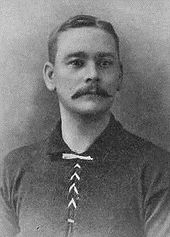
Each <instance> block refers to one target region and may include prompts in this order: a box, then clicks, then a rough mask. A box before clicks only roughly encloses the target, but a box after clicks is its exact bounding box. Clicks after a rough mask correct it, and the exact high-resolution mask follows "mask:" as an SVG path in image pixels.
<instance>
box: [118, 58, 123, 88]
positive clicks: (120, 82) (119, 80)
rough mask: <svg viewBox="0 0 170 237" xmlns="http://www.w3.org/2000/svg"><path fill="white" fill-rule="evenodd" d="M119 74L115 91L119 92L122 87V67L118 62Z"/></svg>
mask: <svg viewBox="0 0 170 237" xmlns="http://www.w3.org/2000/svg"><path fill="white" fill-rule="evenodd" d="M119 65H120V72H119V79H118V86H117V91H120V89H121V86H122V80H123V65H122V63H121V62H120V63H119Z"/></svg>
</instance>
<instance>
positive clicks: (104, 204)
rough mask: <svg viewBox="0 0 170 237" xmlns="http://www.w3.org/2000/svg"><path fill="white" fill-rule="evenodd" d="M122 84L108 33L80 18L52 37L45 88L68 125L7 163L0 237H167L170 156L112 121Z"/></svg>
mask: <svg viewBox="0 0 170 237" xmlns="http://www.w3.org/2000/svg"><path fill="white" fill-rule="evenodd" d="M122 74H123V71H122V65H121V61H120V55H119V39H118V36H117V34H116V32H115V31H114V29H113V27H112V25H111V24H110V23H108V22H105V21H101V20H99V19H97V18H95V17H93V16H88V15H78V16H75V17H73V18H70V19H69V20H68V21H66V22H65V23H63V24H62V25H61V26H60V28H59V29H55V30H54V31H53V32H52V34H51V35H50V38H49V62H47V63H46V64H45V66H44V80H45V83H46V86H47V88H48V89H49V90H51V91H56V92H57V94H58V100H59V107H60V114H61V119H60V121H59V122H58V124H57V127H56V129H55V130H54V131H53V133H52V134H51V135H50V136H49V138H48V139H46V140H45V141H42V142H40V143H38V144H34V145H31V146H27V147H22V148H18V149H16V150H15V151H12V152H11V153H10V154H9V155H8V156H7V157H6V158H5V159H4V164H3V169H2V170H3V172H2V176H1V177H2V178H1V197H0V230H1V234H0V236H2V237H4V236H8V237H9V236H24V237H27V236H28V237H34V236H36V237H37V236H40V237H47V236H49V237H53V236H57V237H60V236H65V237H68V236H74V237H78V236H82V237H125V236H126V237H144V236H147V237H151V236H152V237H153V236H154V237H165V236H166V237H168V236H170V184H169V182H170V177H169V176H170V170H169V158H170V156H169V154H168V153H167V152H165V151H163V150H162V149H160V148H158V147H156V146H154V145H153V144H151V143H150V142H147V141H145V140H143V139H141V138H138V137H136V136H134V135H132V134H130V133H129V132H127V131H125V130H124V129H123V128H122V126H121V125H120V123H119V122H117V121H116V120H115V119H114V116H113V115H112V114H111V112H110V108H111V106H112V104H113V102H114V98H115V94H116V92H117V91H119V90H120V88H121V82H122Z"/></svg>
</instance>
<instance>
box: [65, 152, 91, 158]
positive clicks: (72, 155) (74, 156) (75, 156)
mask: <svg viewBox="0 0 170 237" xmlns="http://www.w3.org/2000/svg"><path fill="white" fill-rule="evenodd" d="M62 158H63V159H66V160H72V159H80V160H93V158H92V157H91V156H80V155H76V154H69V153H63V155H62Z"/></svg>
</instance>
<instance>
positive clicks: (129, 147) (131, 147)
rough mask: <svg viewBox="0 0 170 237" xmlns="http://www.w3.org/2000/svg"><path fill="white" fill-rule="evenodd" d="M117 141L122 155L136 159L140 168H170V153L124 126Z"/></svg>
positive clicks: (120, 128)
mask: <svg viewBox="0 0 170 237" xmlns="http://www.w3.org/2000/svg"><path fill="white" fill-rule="evenodd" d="M117 139H118V144H119V149H120V150H121V153H125V154H128V155H129V156H130V157H131V158H132V159H133V158H134V159H135V161H136V162H137V163H138V164H139V165H140V166H143V165H147V166H152V167H159V168H161V167H166V166H168V167H170V153H169V152H168V151H166V150H164V149H162V148H161V147H159V146H156V145H155V144H153V143H152V142H150V141H148V140H146V139H144V138H141V137H139V136H136V135H134V134H132V133H130V132H129V131H127V130H126V129H124V128H123V127H122V126H120V127H119V131H118V136H117Z"/></svg>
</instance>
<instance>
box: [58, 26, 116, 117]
mask: <svg viewBox="0 0 170 237" xmlns="http://www.w3.org/2000/svg"><path fill="white" fill-rule="evenodd" d="M57 44H58V45H57V46H58V47H57V48H58V49H57V54H56V58H55V65H54V78H53V80H54V85H55V87H56V89H57V93H58V99H59V104H60V107H61V106H63V107H64V108H65V109H66V110H69V111H71V112H76V113H80V114H96V113H103V112H106V111H107V110H109V109H110V107H111V106H112V103H113V100H114V97H115V93H116V90H117V88H118V86H119V83H120V65H119V60H118V55H117V51H116V47H115V41H114V38H113V37H112V36H111V35H110V34H109V33H107V32H105V31H103V30H101V29H98V28H92V27H83V28H76V29H69V30H67V31H65V32H62V33H61V34H60V35H59V38H58V43H57Z"/></svg>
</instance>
